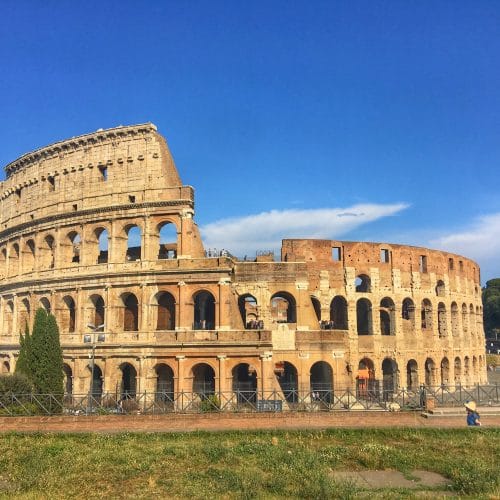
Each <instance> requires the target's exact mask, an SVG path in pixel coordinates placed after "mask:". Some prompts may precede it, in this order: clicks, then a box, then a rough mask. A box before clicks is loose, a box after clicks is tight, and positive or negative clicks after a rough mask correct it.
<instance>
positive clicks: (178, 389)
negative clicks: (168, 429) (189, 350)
mask: <svg viewBox="0 0 500 500" xmlns="http://www.w3.org/2000/svg"><path fill="white" fill-rule="evenodd" d="M175 359H176V360H177V380H175V379H174V391H175V393H176V394H177V395H178V397H177V410H183V409H184V407H185V406H186V404H188V398H185V397H183V396H182V395H181V394H180V393H182V392H189V393H190V392H191V389H192V388H191V387H189V388H188V387H187V384H188V381H187V380H186V378H185V373H184V372H185V368H184V363H185V361H186V356H181V355H180V356H176V357H175Z"/></svg>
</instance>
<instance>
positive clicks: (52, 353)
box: [47, 314, 64, 394]
mask: <svg viewBox="0 0 500 500" xmlns="http://www.w3.org/2000/svg"><path fill="white" fill-rule="evenodd" d="M47 344H48V346H49V350H48V359H47V361H48V370H47V377H48V385H49V387H50V393H51V394H62V393H63V392H64V373H63V356H62V349H61V342H60V339H59V328H58V326H57V321H56V318H55V316H54V315H53V314H49V316H48V320H47Z"/></svg>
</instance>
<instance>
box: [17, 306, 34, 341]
mask: <svg viewBox="0 0 500 500" xmlns="http://www.w3.org/2000/svg"><path fill="white" fill-rule="evenodd" d="M30 312H31V306H30V301H29V300H28V299H23V300H21V302H20V303H19V320H18V330H19V331H20V332H23V333H24V332H25V331H26V327H28V326H29V324H30Z"/></svg>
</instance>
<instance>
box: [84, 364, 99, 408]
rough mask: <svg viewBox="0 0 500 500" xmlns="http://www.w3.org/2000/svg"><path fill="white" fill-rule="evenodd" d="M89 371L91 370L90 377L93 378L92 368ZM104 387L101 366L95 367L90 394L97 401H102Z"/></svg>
mask: <svg viewBox="0 0 500 500" xmlns="http://www.w3.org/2000/svg"><path fill="white" fill-rule="evenodd" d="M87 369H88V370H89V375H90V376H91V377H92V367H90V366H88V367H87ZM102 385H103V380H102V370H101V369H100V368H99V366H97V365H94V373H93V377H92V380H91V381H90V393H91V394H92V397H93V398H94V399H96V400H99V399H101V396H102Z"/></svg>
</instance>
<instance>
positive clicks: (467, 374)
mask: <svg viewBox="0 0 500 500" xmlns="http://www.w3.org/2000/svg"><path fill="white" fill-rule="evenodd" d="M464 377H465V385H470V358H469V356H465V358H464Z"/></svg>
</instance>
